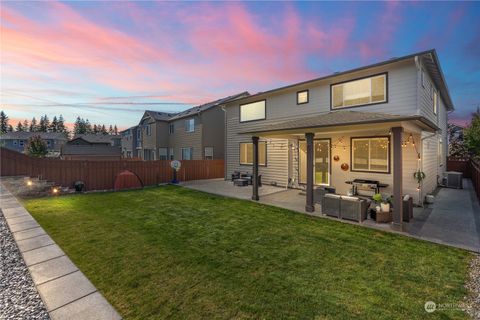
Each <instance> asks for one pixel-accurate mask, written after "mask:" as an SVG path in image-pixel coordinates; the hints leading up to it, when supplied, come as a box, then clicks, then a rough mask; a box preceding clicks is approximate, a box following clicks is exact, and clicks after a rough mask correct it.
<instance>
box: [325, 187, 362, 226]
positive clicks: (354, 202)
mask: <svg viewBox="0 0 480 320" xmlns="http://www.w3.org/2000/svg"><path fill="white" fill-rule="evenodd" d="M368 206H369V203H368V201H367V200H365V199H361V198H358V197H350V196H341V195H338V194H333V193H326V194H325V195H323V197H322V213H323V214H326V215H327V216H330V217H335V218H339V219H346V220H353V221H358V222H362V221H363V220H365V219H367V210H368Z"/></svg>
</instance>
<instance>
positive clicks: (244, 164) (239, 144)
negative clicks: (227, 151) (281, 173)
mask: <svg viewBox="0 0 480 320" xmlns="http://www.w3.org/2000/svg"><path fill="white" fill-rule="evenodd" d="M260 143H265V164H260V163H259V164H258V166H259V167H266V166H267V150H268V147H267V141H258V144H259V145H260ZM242 144H251V145H252V147H253V142H239V143H238V163H239V164H240V165H241V166H252V165H253V162H252V163H244V162H243V163H242V159H241V157H240V155H241V150H242Z"/></svg>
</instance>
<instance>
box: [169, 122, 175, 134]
mask: <svg viewBox="0 0 480 320" xmlns="http://www.w3.org/2000/svg"><path fill="white" fill-rule="evenodd" d="M174 132H175V125H174V124H173V123H170V125H169V126H168V133H170V134H172V133H174Z"/></svg>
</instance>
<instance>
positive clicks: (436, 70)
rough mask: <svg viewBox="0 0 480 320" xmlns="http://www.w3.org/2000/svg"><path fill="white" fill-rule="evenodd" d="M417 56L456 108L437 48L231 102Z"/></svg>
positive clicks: (449, 107) (451, 105) (445, 99)
mask: <svg viewBox="0 0 480 320" xmlns="http://www.w3.org/2000/svg"><path fill="white" fill-rule="evenodd" d="M415 57H419V58H420V59H421V60H422V61H423V62H424V64H425V67H426V68H427V71H428V72H429V73H430V75H431V77H432V80H433V82H434V83H435V85H436V87H437V88H438V89H439V91H440V95H441V96H442V98H443V101H444V102H445V105H446V108H447V110H449V111H452V110H454V106H453V102H452V99H451V97H450V93H449V91H448V86H447V82H446V81H445V77H444V75H443V71H442V69H441V67H440V62H439V60H438V56H437V52H436V50H435V49H431V50H427V51H421V52H417V53H413V54H409V55H406V56H403V57H399V58H392V59H389V60H385V61H382V62H378V63H374V64H370V65H367V66H363V67H360V68H355V69H350V70H346V71H342V72H335V73H332V74H329V75H327V76H323V77H320V78H315V79H312V80H307V81H302V82H298V83H295V84H291V85H288V86H283V87H279V88H275V89H272V90H268V91H264V92H258V93H256V94H253V95H250V96H248V97H239V98H237V99H234V100H230V101H229V102H233V101H235V102H236V101H241V100H245V99H250V98H259V99H260V98H263V97H265V96H267V95H268V94H271V93H275V92H277V91H284V90H293V89H295V88H296V87H302V86H305V85H307V84H313V83H315V82H320V81H323V80H327V79H330V78H333V77H338V76H340V75H345V74H348V73H352V72H357V71H362V70H365V69H369V68H374V67H379V66H383V65H387V64H391V63H396V62H400V61H403V60H408V59H413V58H415Z"/></svg>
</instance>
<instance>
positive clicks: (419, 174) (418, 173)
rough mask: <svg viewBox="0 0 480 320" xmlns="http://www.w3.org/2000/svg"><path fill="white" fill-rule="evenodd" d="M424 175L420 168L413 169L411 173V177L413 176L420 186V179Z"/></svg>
mask: <svg viewBox="0 0 480 320" xmlns="http://www.w3.org/2000/svg"><path fill="white" fill-rule="evenodd" d="M426 176H427V175H426V174H425V172H423V171H422V170H420V169H418V170H417V171H415V173H414V174H413V177H414V178H415V180H417V183H418V187H420V184H421V183H422V181H423V180H424V179H425V177H426Z"/></svg>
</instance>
